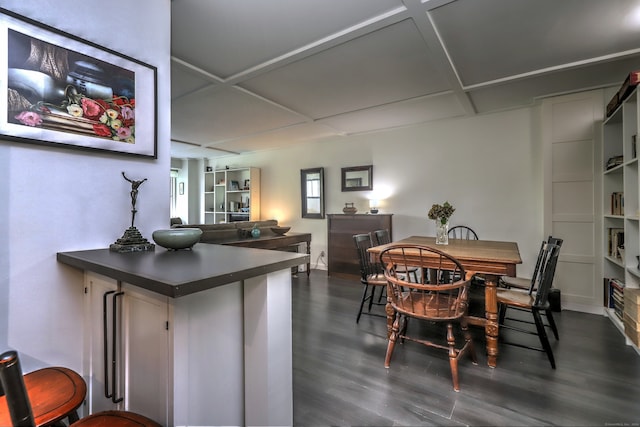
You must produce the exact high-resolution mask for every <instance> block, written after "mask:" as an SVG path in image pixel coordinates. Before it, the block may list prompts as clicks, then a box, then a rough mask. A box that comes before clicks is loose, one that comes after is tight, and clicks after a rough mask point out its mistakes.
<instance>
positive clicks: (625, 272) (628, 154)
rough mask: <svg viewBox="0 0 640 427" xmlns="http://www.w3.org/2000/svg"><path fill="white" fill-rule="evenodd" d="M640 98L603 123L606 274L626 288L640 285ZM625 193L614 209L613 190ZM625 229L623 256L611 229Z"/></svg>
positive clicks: (634, 95)
mask: <svg viewBox="0 0 640 427" xmlns="http://www.w3.org/2000/svg"><path fill="white" fill-rule="evenodd" d="M639 102H640V98H639V97H638V91H637V89H636V90H634V91H633V92H632V93H631V95H629V97H628V98H627V99H625V100H624V102H622V103H621V105H620V106H619V107H618V108H617V109H616V110H615V111H614V112H613V114H611V116H609V117H608V118H607V119H606V120H605V121H604V123H603V126H602V141H603V143H602V158H603V160H604V163H605V164H604V167H603V179H602V190H603V191H602V195H603V201H602V202H603V206H602V212H603V221H602V224H603V230H602V232H603V239H602V241H603V245H604V247H603V251H602V253H603V255H604V260H603V269H602V272H603V275H604V277H605V278H618V279H620V280H623V281H624V283H625V289H627V288H638V287H640V269H638V264H640V258H639V257H640V206H639V194H640V181H639V175H638V155H637V149H638V148H640V147H636V146H635V145H636V144H640V141H637V142H636V140H637V134H638V129H639V123H640V116H639V113H640V108H639ZM617 156H622V161H621V162H620V163H619V164H616V165H615V166H613V167H609V168H608V167H607V164H608V161H609V159H612V158H615V157H617ZM614 193H622V195H623V197H622V199H621V206H622V207H623V208H622V209H621V210H617V209H614V206H613V196H612V195H613V194H614ZM616 229H617V230H623V231H624V251H623V253H622V256H620V254H617V253H616V250H615V248H612V247H611V235H612V234H617V233H615V231H614V232H613V233H612V231H611V230H616ZM605 314H606V315H607V316H608V317H609V318H610V319H611V321H612V322H613V324H614V325H615V326H616V327H617V328H618V329H619V330H620V331H621V333H622V334H623V335H625V326H624V323H623V321H621V320H620V319H619V318H618V317H617V316H616V314H615V312H614V310H613V309H612V308H608V307H607V308H605ZM626 342H627V344H629V345H632V346H633V347H634V348H635V350H636V351H637V352H638V353H640V350H639V349H638V346H637V345H635V344H634V343H633V342H631V341H630V339H629V338H628V337H627V338H626Z"/></svg>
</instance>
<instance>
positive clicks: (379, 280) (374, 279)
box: [367, 273, 387, 286]
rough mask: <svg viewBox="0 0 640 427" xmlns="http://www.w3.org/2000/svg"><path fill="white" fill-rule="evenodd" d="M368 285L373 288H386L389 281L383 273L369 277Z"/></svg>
mask: <svg viewBox="0 0 640 427" xmlns="http://www.w3.org/2000/svg"><path fill="white" fill-rule="evenodd" d="M367 283H368V284H370V285H373V286H386V284H387V279H386V278H385V277H384V274H383V273H378V274H370V275H368V276H367Z"/></svg>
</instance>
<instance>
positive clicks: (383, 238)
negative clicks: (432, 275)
mask: <svg viewBox="0 0 640 427" xmlns="http://www.w3.org/2000/svg"><path fill="white" fill-rule="evenodd" d="M371 235H372V236H373V243H374V244H375V245H376V246H379V245H387V244H389V243H391V233H390V232H389V229H387V228H384V229H382V230H375V231H374V232H373V233H371ZM402 268H403V267H402V266H396V271H397V272H398V273H400V274H407V275H411V276H413V279H414V281H416V282H417V281H418V270H419V269H420V268H419V267H416V266H410V267H407V268H408V270H407V271H404V270H402Z"/></svg>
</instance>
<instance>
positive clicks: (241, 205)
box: [203, 168, 260, 224]
mask: <svg viewBox="0 0 640 427" xmlns="http://www.w3.org/2000/svg"><path fill="white" fill-rule="evenodd" d="M203 206H204V223H205V224H221V223H225V222H233V221H259V220H260V169H259V168H238V169H219V170H213V171H208V172H204V205H203Z"/></svg>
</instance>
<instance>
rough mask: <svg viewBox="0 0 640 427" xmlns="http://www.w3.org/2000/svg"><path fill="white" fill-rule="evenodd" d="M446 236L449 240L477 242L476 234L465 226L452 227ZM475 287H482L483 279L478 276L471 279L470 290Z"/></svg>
mask: <svg viewBox="0 0 640 427" xmlns="http://www.w3.org/2000/svg"><path fill="white" fill-rule="evenodd" d="M447 234H448V235H449V239H461V240H478V234H477V233H476V232H475V231H473V229H472V228H471V227H467V226H466V225H454V226H453V227H451V228H450V229H449V232H448V233H447ZM475 285H480V286H484V277H482V276H480V275H475V276H473V278H472V279H471V286H472V288H473V287H474V286H475Z"/></svg>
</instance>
